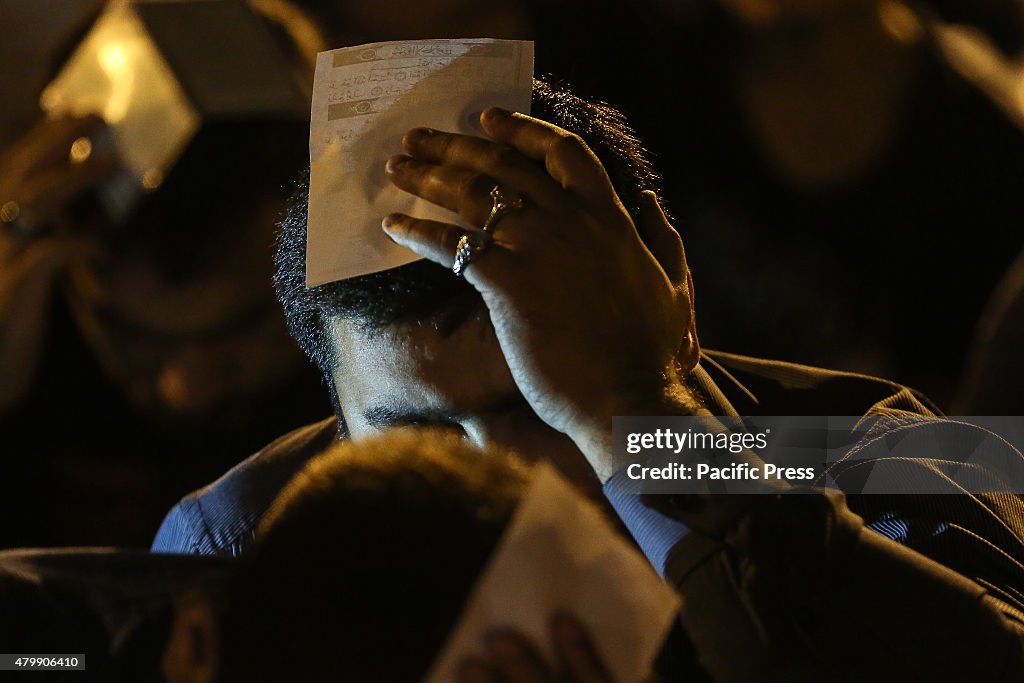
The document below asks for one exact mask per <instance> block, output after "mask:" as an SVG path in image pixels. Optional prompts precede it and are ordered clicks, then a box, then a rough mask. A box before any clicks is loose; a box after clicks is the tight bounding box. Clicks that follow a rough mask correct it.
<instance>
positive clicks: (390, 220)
mask: <svg viewBox="0 0 1024 683" xmlns="http://www.w3.org/2000/svg"><path fill="white" fill-rule="evenodd" d="M401 220H402V214H400V213H389V214H388V215H387V216H384V220H382V221H381V222H380V225H381V227H382V228H384V229H385V230H390V229H391V228H393V227H395V226H396V225H398V223H399V222H401Z"/></svg>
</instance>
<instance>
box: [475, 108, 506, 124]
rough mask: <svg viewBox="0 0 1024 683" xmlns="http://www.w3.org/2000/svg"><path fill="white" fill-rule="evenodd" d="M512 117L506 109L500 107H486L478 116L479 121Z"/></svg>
mask: <svg viewBox="0 0 1024 683" xmlns="http://www.w3.org/2000/svg"><path fill="white" fill-rule="evenodd" d="M511 115H512V112H510V111H509V110H508V109H502V108H501V107H488V108H487V109H485V110H484V113H483V114H481V115H480V120H481V121H488V120H490V121H497V120H498V119H504V118H508V117H509V116H511Z"/></svg>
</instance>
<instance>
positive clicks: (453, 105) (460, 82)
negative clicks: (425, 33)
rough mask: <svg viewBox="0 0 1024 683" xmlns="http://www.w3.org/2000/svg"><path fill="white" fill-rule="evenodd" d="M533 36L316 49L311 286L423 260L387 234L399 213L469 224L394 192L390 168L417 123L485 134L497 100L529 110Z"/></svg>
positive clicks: (308, 254) (309, 249)
mask: <svg viewBox="0 0 1024 683" xmlns="http://www.w3.org/2000/svg"><path fill="white" fill-rule="evenodd" d="M532 87H533V43H532V42H528V41H515V40H491V39H475V40H416V41H398V42H390V43H371V44H369V45H361V46H358V47H347V48H341V49H339V50H331V51H329V52H321V53H320V54H319V55H318V56H317V63H316V76H315V79H314V84H313V105H312V119H311V122H310V135H309V157H310V181H309V184H310V187H309V190H310V192H309V194H310V197H309V231H308V237H307V243H306V285H307V286H310V287H312V286H315V285H320V284H324V283H326V282H333V281H336V280H344V279H347V278H351V277H356V276H359V275H365V274H367V273H374V272H377V271H381V270H387V269H389V268H395V267H397V266H400V265H403V264H406V263H410V262H412V261H416V260H418V259H419V257H418V256H417V255H416V254H414V253H413V252H411V251H409V250H408V249H405V248H404V247H400V246H398V245H396V244H394V243H393V242H391V240H389V239H388V238H387V236H386V235H385V234H384V233H383V231H382V230H381V227H380V223H381V220H382V219H383V218H384V216H386V215H387V214H389V213H392V212H395V211H400V212H403V213H408V214H410V215H414V216H417V217H419V218H429V219H433V220H442V221H447V222H450V223H458V224H463V222H462V221H461V220H459V219H458V217H457V216H456V215H455V214H454V213H452V212H450V211H447V210H445V209H442V208H440V207H437V206H435V205H433V204H430V203H429V202H426V201H423V200H420V199H416V198H414V197H413V196H412V195H409V194H407V193H405V192H402V191H400V190H398V189H396V188H395V187H394V186H393V185H392V184H391V183H390V182H389V181H388V180H387V178H386V176H385V175H384V164H385V162H386V161H387V160H388V158H389V157H391V156H392V155H395V154H399V153H401V151H402V147H401V140H402V136H403V135H404V134H405V133H406V131H408V130H409V129H411V128H415V127H417V126H427V127H430V128H435V129H437V130H444V131H454V132H459V133H468V134H472V135H483V131H482V130H481V129H480V124H479V115H480V112H482V111H483V110H484V109H486V108H487V107H490V106H498V107H504V108H505V109H509V110H512V111H519V112H523V113H529V111H530V95H531V92H532Z"/></svg>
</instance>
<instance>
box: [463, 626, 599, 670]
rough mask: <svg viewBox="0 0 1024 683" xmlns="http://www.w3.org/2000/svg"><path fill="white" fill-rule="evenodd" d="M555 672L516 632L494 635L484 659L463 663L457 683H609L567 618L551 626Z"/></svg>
mask: <svg viewBox="0 0 1024 683" xmlns="http://www.w3.org/2000/svg"><path fill="white" fill-rule="evenodd" d="M551 642H552V644H553V646H554V650H555V654H556V656H557V657H558V668H557V669H554V668H552V667H551V666H549V665H548V664H547V663H546V662H545V661H544V659H543V658H542V657H541V656H540V654H539V653H538V652H537V650H536V648H535V647H534V646H533V644H532V643H530V641H529V640H527V639H526V638H524V637H523V636H522V635H521V634H519V633H517V632H515V631H501V632H498V633H494V634H492V635H491V637H490V638H488V640H487V658H486V659H471V660H469V661H467V662H465V663H464V664H463V666H462V670H461V672H460V675H459V680H458V683H554V682H555V681H560V682H563V683H611V682H612V679H611V676H610V675H609V674H608V672H607V670H606V669H605V667H604V664H602V662H601V657H600V655H599V654H598V652H597V650H596V649H595V648H594V644H593V643H592V642H591V640H590V636H589V635H587V632H586V630H585V629H584V628H583V626H582V625H581V624H580V623H579V622H578V621H577V620H576V619H575V618H573V617H571V616H568V615H559V616H556V617H555V618H554V619H553V620H552V622H551Z"/></svg>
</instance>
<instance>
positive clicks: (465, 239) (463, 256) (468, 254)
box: [452, 232, 491, 277]
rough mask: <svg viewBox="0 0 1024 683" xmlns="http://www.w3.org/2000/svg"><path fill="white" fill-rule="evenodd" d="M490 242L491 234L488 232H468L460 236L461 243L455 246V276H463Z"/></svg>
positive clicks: (453, 266)
mask: <svg viewBox="0 0 1024 683" xmlns="http://www.w3.org/2000/svg"><path fill="white" fill-rule="evenodd" d="M490 243H491V240H490V235H487V234H486V233H469V232H466V233H465V234H463V235H462V237H460V238H459V244H458V245H457V246H456V247H455V262H454V263H453V264H452V273H454V274H455V277H462V274H463V273H465V272H466V268H468V267H469V264H471V263H472V262H473V260H474V259H475V258H476V257H477V256H479V255H480V254H482V253H484V251H485V250H486V249H487V247H488V246H489V245H490Z"/></svg>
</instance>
